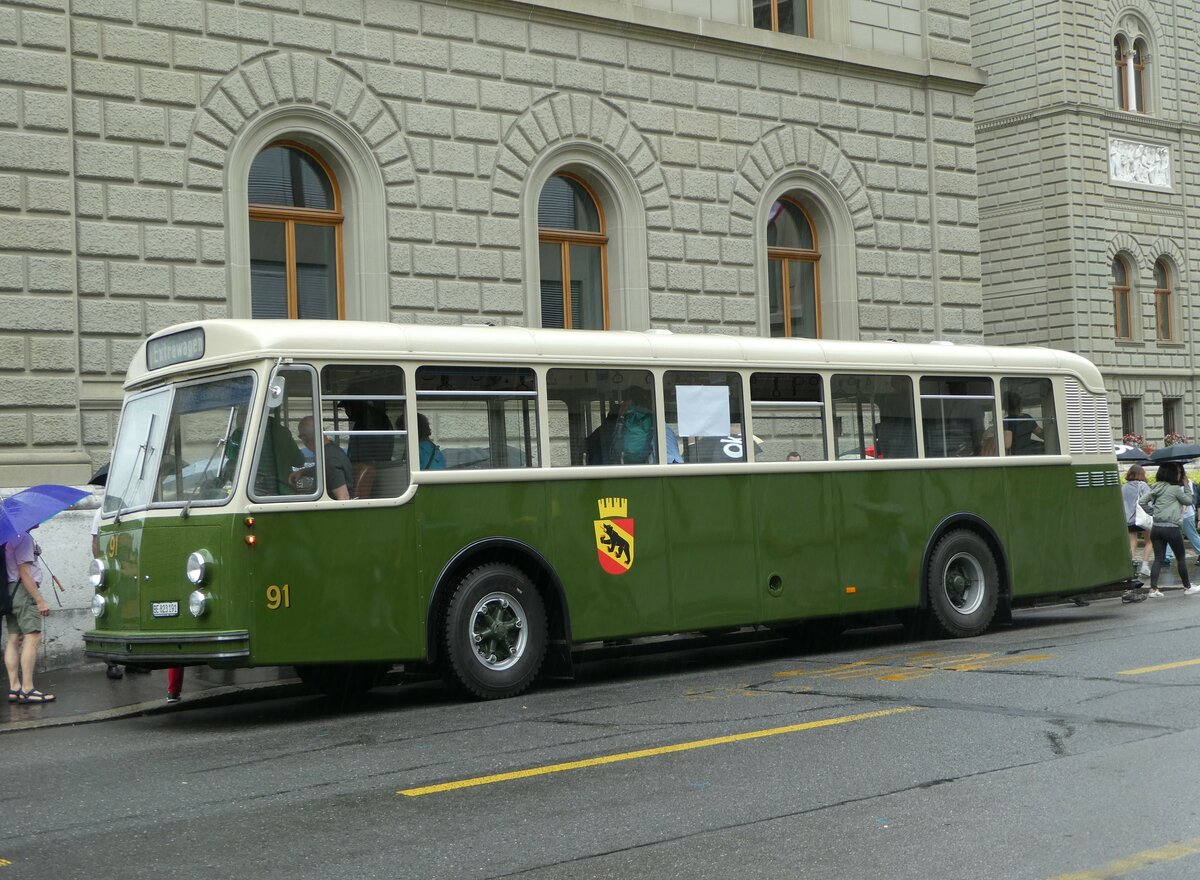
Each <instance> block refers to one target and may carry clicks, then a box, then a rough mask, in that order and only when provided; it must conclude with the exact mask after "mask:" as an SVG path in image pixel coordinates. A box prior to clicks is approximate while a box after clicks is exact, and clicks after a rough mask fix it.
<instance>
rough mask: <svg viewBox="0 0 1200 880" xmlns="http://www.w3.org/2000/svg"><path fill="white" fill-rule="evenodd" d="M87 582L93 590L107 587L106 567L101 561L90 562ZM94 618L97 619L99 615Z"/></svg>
mask: <svg viewBox="0 0 1200 880" xmlns="http://www.w3.org/2000/svg"><path fill="white" fill-rule="evenodd" d="M88 582H89V583H90V584H91V585H92V589H93V590H99V589H102V588H104V587H107V586H108V566H106V565H105V564H104V561H103V560H102V559H93V560H92V564H91V567H90V568H89V569H88ZM96 616H97V617H99V615H96Z"/></svg>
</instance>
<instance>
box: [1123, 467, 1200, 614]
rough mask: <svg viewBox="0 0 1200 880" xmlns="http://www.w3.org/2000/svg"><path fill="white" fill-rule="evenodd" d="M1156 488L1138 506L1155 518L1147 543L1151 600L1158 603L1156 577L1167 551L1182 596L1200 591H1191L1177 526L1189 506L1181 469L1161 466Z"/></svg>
mask: <svg viewBox="0 0 1200 880" xmlns="http://www.w3.org/2000/svg"><path fill="white" fill-rule="evenodd" d="M1155 480H1156V482H1155V484H1154V485H1153V486H1152V487H1151V488H1150V491H1149V492H1148V493H1147V494H1146V495H1145V496H1143V497H1142V498H1141V499H1140V500H1139V501H1138V504H1140V505H1141V506H1142V509H1143V510H1145V511H1146V512H1147V513H1149V514H1150V515H1151V516H1152V517H1154V525H1153V526H1151V527H1150V543H1151V544H1152V545H1153V547H1154V562H1153V563H1151V565H1150V592H1149V593H1148V594H1147V595H1148V596H1149V597H1150V598H1151V599H1161V598H1162V595H1163V594H1162V591H1161V590H1159V589H1158V576H1159V574H1160V573H1161V571H1162V567H1163V562H1164V561H1165V560H1166V556H1167V548H1168V547H1170V548H1171V551H1172V552H1173V553H1174V554H1175V562H1176V564H1177V568H1178V571H1179V580H1180V582H1181V583H1182V584H1183V586H1184V591H1183V594H1184V595H1185V596H1192V595H1195V594H1196V593H1200V587H1193V586H1192V582H1191V580H1190V578H1189V577H1188V570H1187V557H1186V556H1185V553H1184V549H1183V530H1182V528H1181V526H1180V524H1181V522H1182V520H1183V511H1184V509H1185V508H1187V507H1188V506H1189V505H1191V503H1192V493H1191V491H1190V484H1189V483H1188V478H1187V475H1186V474H1185V473H1184V470H1183V465H1181V464H1175V463H1174V462H1168V463H1167V464H1164V465H1161V466H1160V467H1159V469H1158V473H1157V474H1156V475H1155Z"/></svg>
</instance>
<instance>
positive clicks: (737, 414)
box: [663, 370, 749, 464]
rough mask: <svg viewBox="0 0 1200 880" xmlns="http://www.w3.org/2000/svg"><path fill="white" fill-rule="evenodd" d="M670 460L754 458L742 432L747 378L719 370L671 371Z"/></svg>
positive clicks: (667, 378) (666, 384)
mask: <svg viewBox="0 0 1200 880" xmlns="http://www.w3.org/2000/svg"><path fill="white" fill-rule="evenodd" d="M663 394H664V396H665V398H666V420H667V449H666V453H667V455H666V461H667V462H669V463H679V462H682V463H687V464H720V463H723V462H734V461H749V455H748V454H747V452H746V438H745V437H743V436H742V425H743V423H744V417H743V414H742V377H741V375H740V374H739V373H733V372H725V371H715V370H712V371H710V370H688V371H684V370H668V371H667V373H666V374H665V375H664V376H663Z"/></svg>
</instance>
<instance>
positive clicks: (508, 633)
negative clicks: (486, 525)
mask: <svg viewBox="0 0 1200 880" xmlns="http://www.w3.org/2000/svg"><path fill="white" fill-rule="evenodd" d="M442 649H443V650H442V653H441V656H442V663H443V675H444V677H445V679H446V681H447V683H448V684H449V685H450V686H451V687H453V688H455V689H457V690H459V691H462V692H465V693H467V694H469V695H470V696H473V697H476V698H477V699H481V700H497V699H502V698H504V697H514V696H516V695H517V694H519V693H521V692H522V691H524V690H526V689H527V688H528V687H529V686H530V685H531V684H533V681H534V679H535V678H536V677H537V674H538V670H540V669H541V666H542V660H543V659H544V657H545V656H546V607H545V603H543V601H542V597H541V595H540V594H539V593H538V591H537V588H536V587H534V585H533V581H531V580H530V579H529V576H528V575H527V574H525V572H523V571H522V570H521V569H519V568H517V567H516V566H512V565H508V564H507V563H503V562H492V563H488V564H487V565H481V566H479V567H478V568H476V569H473V570H472V571H470V572H468V573H467V575H466V576H465V577H464V578H463V579H462V580H461V581H460V582H459V584H458V587H457V589H455V591H454V595H452V596H451V597H450V601H449V603H448V604H447V606H446V616H445V621H444V625H443V628H442Z"/></svg>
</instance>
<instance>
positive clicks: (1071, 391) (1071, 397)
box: [1064, 379, 1113, 455]
mask: <svg viewBox="0 0 1200 880" xmlns="http://www.w3.org/2000/svg"><path fill="white" fill-rule="evenodd" d="M1064 390H1065V391H1066V395H1067V435H1068V437H1069V438H1070V443H1071V454H1072V455H1095V454H1101V453H1106V452H1107V453H1111V452H1112V448H1113V441H1112V424H1111V423H1110V422H1109V420H1108V401H1107V400H1106V399H1105V398H1103V397H1100V396H1098V395H1095V394H1088V393H1087V392H1086V391H1084V390H1083V388H1082V387H1080V385H1079V383H1078V382H1076V381H1075V380H1074V379H1067V380H1066V382H1065V383H1064Z"/></svg>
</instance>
